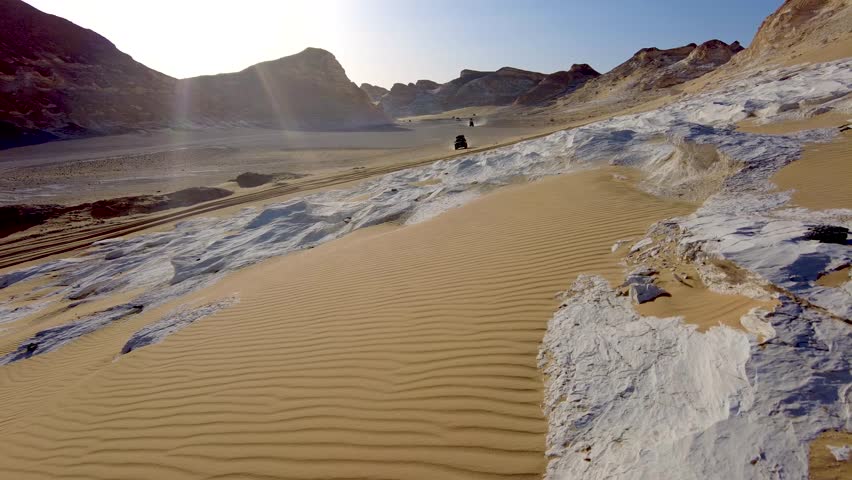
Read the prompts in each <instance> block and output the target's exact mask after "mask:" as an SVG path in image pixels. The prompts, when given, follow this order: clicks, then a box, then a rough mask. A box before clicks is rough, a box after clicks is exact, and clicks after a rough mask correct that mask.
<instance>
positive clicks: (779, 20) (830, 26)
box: [731, 0, 852, 67]
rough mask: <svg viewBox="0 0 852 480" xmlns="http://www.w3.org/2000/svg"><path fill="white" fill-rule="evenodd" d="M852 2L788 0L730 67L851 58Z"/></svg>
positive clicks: (764, 23)
mask: <svg viewBox="0 0 852 480" xmlns="http://www.w3.org/2000/svg"><path fill="white" fill-rule="evenodd" d="M850 25H852V2H850V1H849V0H787V1H786V2H784V4H783V5H781V7H779V8H778V10H776V11H775V13H773V14H772V15H770V16H768V17H766V20H764V21H763V23H762V24H761V25H760V28H759V29H758V30H757V33H756V34H755V36H754V39H753V40H752V42H751V45H749V48H748V49H747V50H746V51H745V52H743V54H742V55H739V56H738V58H737V59H736V61H734V62H731V67H738V66H741V65H744V64H753V63H759V62H766V61H770V62H783V63H799V62H800V61H814V62H822V61H829V60H834V59H838V58H845V57H849V56H852V28H850Z"/></svg>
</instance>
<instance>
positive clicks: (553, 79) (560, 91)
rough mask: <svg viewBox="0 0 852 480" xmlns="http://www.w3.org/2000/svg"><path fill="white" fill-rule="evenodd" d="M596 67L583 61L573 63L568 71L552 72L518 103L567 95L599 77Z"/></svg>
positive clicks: (542, 100) (529, 102)
mask: <svg viewBox="0 0 852 480" xmlns="http://www.w3.org/2000/svg"><path fill="white" fill-rule="evenodd" d="M600 75H601V74H600V73H598V72H597V71H596V70H595V69H594V68H592V67H590V66H589V65H587V64H585V63H583V64H580V65H577V64H575V65H572V66H571V69H570V70H568V71H567V72H566V71H564V70H562V71H559V72H555V73H551V74H550V75H548V76H546V77H544V79H543V80H542V81H541V82H540V83H539V84H538V85H536V86H535V87H533V88H532V89H530V90H529V91H528V92H526V93H524V94H523V95H521V96H520V97H518V98H517V99H516V100H515V104H516V105H538V104H542V103H546V102H548V101H550V100H553V99H554V98H557V97H560V96H562V95H567V94H569V93H571V92H573V91H574V90H576V89H578V88H580V87H582V86H583V85H584V84H585V83H586V82H588V81H589V80H591V79H593V78H597V77H599V76H600Z"/></svg>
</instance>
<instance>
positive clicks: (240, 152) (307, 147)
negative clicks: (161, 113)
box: [0, 119, 555, 205]
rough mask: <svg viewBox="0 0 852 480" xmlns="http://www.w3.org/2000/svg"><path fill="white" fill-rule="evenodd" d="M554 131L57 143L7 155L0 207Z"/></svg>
mask: <svg viewBox="0 0 852 480" xmlns="http://www.w3.org/2000/svg"><path fill="white" fill-rule="evenodd" d="M481 121H483V122H484V121H485V120H481ZM552 130H555V128H554V126H552V125H543V124H541V123H540V122H539V125H538V126H532V125H529V124H524V125H521V124H516V125H510V126H506V125H504V126H501V127H495V126H489V125H487V124H485V125H480V126H477V127H472V128H471V127H469V126H468V125H467V123H466V122H457V121H454V120H452V119H439V120H422V121H421V120H416V121H413V122H410V123H409V122H407V121H406V122H400V123H398V124H396V125H395V126H389V127H386V128H377V129H374V130H366V131H339V132H302V131H282V130H264V129H248V128H243V129H206V130H171V131H156V132H151V133H147V134H127V135H115V136H108V137H96V138H87V139H77V140H67V141H61V142H52V143H46V144H42V145H33V146H27V147H20V148H14V149H9V150H4V151H3V152H2V154H0V205H4V204H5V205H11V204H35V203H56V204H65V205H72V204H77V203H83V202H91V201H95V200H101V199H106V198H114V197H120V196H131V195H145V194H154V193H161V192H162V193H166V192H173V191H176V190H180V189H184V188H190V187H201V186H211V185H219V184H223V183H226V182H228V181H229V180H232V179H234V178H235V177H236V176H237V175H239V174H240V173H244V172H247V171H252V172H258V173H265V174H280V175H285V176H286V175H287V174H294V173H295V174H300V175H317V174H328V173H333V172H341V171H347V170H352V169H353V168H357V167H371V166H373V167H374V166H381V165H393V164H397V163H411V162H414V161H420V160H427V159H437V158H441V157H445V156H448V155H452V154H454V153H456V152H454V151H453V140H454V139H455V137H456V135H465V136H466V138H467V140H468V144H469V145H470V147H471V149H472V150H478V149H482V148H488V147H493V146H495V145H499V144H503V143H508V142H512V141H517V140H520V139H522V138H527V137H530V136H534V135H536V134H541V133H545V132H549V131H552Z"/></svg>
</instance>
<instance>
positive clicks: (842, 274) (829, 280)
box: [816, 266, 852, 288]
mask: <svg viewBox="0 0 852 480" xmlns="http://www.w3.org/2000/svg"><path fill="white" fill-rule="evenodd" d="M850 270H852V267H850V266H846V267H843V268H841V269H839V270H835V271H833V272H829V273H826V274H825V275H823V276H821V277H819V278H818V279H817V281H816V283H817V285H820V286H822V287H833V288H834V287H839V286H841V285H843V284H844V283H846V282H848V281H849V272H850Z"/></svg>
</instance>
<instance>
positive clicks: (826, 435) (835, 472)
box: [808, 431, 852, 480]
mask: <svg viewBox="0 0 852 480" xmlns="http://www.w3.org/2000/svg"><path fill="white" fill-rule="evenodd" d="M829 445H831V446H834V447H841V446H843V445H852V433H849V432H836V431H827V432H823V434H822V435H820V436H819V437H817V438H816V439H815V440H814V441H813V442H811V450H810V454H809V455H808V461H809V467H810V468H809V469H810V475H809V478H810V480H849V479H850V478H852V461H849V460H847V461H845V462H838V461H837V459H836V458H834V455H833V454H832V453H831V450H829V449H828V446H829Z"/></svg>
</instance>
